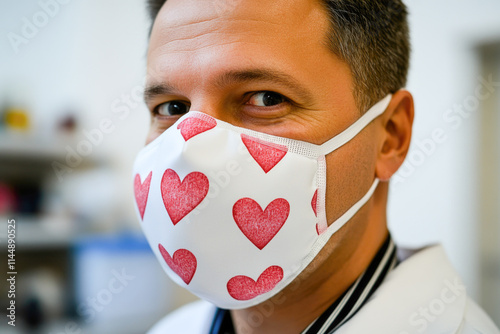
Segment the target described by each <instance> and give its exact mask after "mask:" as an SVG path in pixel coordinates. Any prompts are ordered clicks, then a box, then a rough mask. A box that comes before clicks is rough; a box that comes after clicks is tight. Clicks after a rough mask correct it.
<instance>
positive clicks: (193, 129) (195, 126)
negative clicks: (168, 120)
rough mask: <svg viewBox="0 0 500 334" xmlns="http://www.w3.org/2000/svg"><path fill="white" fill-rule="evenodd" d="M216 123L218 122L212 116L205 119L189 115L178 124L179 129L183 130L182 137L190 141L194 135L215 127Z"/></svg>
mask: <svg viewBox="0 0 500 334" xmlns="http://www.w3.org/2000/svg"><path fill="white" fill-rule="evenodd" d="M216 125H217V122H216V121H215V119H213V118H212V117H210V116H207V117H205V118H204V119H201V118H198V117H188V118H186V119H185V120H183V121H182V122H180V123H179V125H177V129H179V130H181V135H182V137H183V138H184V140H185V141H188V140H189V139H191V138H192V137H194V136H196V135H199V134H200V133H202V132H205V131H208V130H210V129H212V128H214V127H215V126H216Z"/></svg>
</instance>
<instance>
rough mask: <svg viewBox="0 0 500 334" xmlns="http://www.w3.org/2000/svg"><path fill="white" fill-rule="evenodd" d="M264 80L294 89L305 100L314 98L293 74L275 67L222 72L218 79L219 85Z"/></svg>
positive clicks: (217, 83)
mask: <svg viewBox="0 0 500 334" xmlns="http://www.w3.org/2000/svg"><path fill="white" fill-rule="evenodd" d="M255 81H264V82H271V83H276V84H278V85H281V86H285V87H287V88H289V89H290V90H292V91H294V92H295V94H297V95H298V96H299V97H300V98H301V99H302V100H303V101H305V102H308V101H311V100H312V94H311V93H310V92H309V91H308V90H307V89H305V88H304V87H303V86H302V85H301V84H300V82H299V81H298V80H297V79H295V78H294V77H293V76H291V75H289V74H287V73H284V72H281V71H277V70H274V69H248V70H236V71H228V72H225V73H224V74H222V75H221V76H220V77H219V78H218V79H217V81H216V85H217V86H218V87H224V86H227V85H231V84H238V83H242V82H255Z"/></svg>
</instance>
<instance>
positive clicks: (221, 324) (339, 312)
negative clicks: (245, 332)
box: [209, 235, 397, 334]
mask: <svg viewBox="0 0 500 334" xmlns="http://www.w3.org/2000/svg"><path fill="white" fill-rule="evenodd" d="M396 265H397V258H396V247H395V245H394V242H393V241H392V238H391V236H390V235H389V236H388V237H387V239H386V240H385V242H384V244H383V245H382V247H381V248H380V249H379V251H378V252H377V254H376V255H375V257H374V258H373V260H372V262H371V263H370V265H369V266H368V268H367V269H366V270H365V272H364V273H363V274H362V275H361V276H360V277H359V278H358V279H357V280H356V281H355V282H354V283H353V284H352V285H351V286H350V287H349V289H347V291H345V292H344V293H343V294H342V296H341V297H340V298H338V299H337V300H336V301H335V302H334V303H333V304H332V305H331V306H330V307H329V308H328V309H327V310H326V311H325V312H323V314H322V315H321V316H319V317H318V318H317V319H316V320H314V321H313V322H312V323H311V324H310V325H309V326H308V327H307V328H306V329H304V330H303V331H302V332H301V334H331V333H334V332H335V331H336V330H337V328H339V327H340V326H342V324H344V323H345V322H346V321H348V320H349V319H350V318H351V317H352V316H353V315H354V314H355V313H356V312H357V311H358V310H359V309H360V308H361V307H362V306H363V304H364V303H365V302H366V301H367V300H368V299H369V298H370V296H371V295H372V294H373V292H375V290H377V288H378V287H379V286H380V284H381V283H382V281H383V280H384V279H385V277H386V276H387V274H388V273H389V272H390V271H391V270H392V269H393V268H394V267H395V266H396ZM234 333H235V331H234V327H233V322H232V320H231V315H230V313H229V311H228V310H223V309H217V311H216V312H215V316H214V320H213V322H212V327H211V329H210V332H209V334H234Z"/></svg>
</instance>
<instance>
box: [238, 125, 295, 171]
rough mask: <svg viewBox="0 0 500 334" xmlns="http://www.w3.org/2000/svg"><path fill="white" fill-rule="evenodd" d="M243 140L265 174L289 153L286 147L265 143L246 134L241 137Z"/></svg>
mask: <svg viewBox="0 0 500 334" xmlns="http://www.w3.org/2000/svg"><path fill="white" fill-rule="evenodd" d="M241 140H242V141H243V144H245V146H246V148H247V150H248V152H249V153H250V155H251V156H252V158H254V160H255V161H256V162H257V163H258V164H259V166H260V167H261V168H262V170H263V171H264V172H265V173H267V172H269V171H270V170H271V169H273V168H274V166H276V165H277V164H278V162H280V161H281V159H283V157H284V156H285V155H286V153H287V152H288V148H287V147H286V146H282V145H278V144H274V143H264V142H263V141H262V140H260V139H257V138H253V137H250V136H248V135H245V134H242V135H241Z"/></svg>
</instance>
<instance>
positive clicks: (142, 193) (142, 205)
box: [134, 172, 153, 219]
mask: <svg viewBox="0 0 500 334" xmlns="http://www.w3.org/2000/svg"><path fill="white" fill-rule="evenodd" d="M152 176H153V172H149V174H148V176H147V177H146V179H144V182H141V176H140V175H139V174H136V175H135V178H134V195H135V202H136V203H137V208H138V209H139V213H140V215H141V219H144V211H146V204H147V203H148V195H149V187H150V185H151V177H152Z"/></svg>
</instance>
